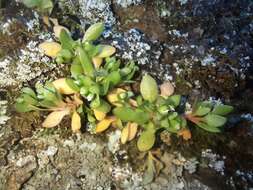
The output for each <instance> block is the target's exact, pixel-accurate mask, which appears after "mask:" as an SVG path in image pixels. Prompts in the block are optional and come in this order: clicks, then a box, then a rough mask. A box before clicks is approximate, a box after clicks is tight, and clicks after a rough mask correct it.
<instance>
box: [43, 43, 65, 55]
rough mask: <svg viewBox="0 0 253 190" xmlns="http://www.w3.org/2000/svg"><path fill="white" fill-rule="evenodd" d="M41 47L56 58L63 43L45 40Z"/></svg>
mask: <svg viewBox="0 0 253 190" xmlns="http://www.w3.org/2000/svg"><path fill="white" fill-rule="evenodd" d="M39 49H41V50H42V51H43V53H44V54H45V55H47V56H49V57H52V58H55V57H56V56H57V54H58V53H59V52H60V50H61V45H60V44H58V43H57V42H43V43H41V44H40V45H39Z"/></svg>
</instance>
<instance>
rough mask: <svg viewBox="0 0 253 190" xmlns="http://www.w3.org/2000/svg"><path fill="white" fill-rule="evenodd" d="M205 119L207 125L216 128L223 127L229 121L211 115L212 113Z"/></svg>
mask: <svg viewBox="0 0 253 190" xmlns="http://www.w3.org/2000/svg"><path fill="white" fill-rule="evenodd" d="M204 119H205V122H206V123H207V125H210V126H214V127H221V126H223V125H224V124H225V123H226V121H227V119H226V118H225V117H222V116H219V115H216V114H211V113H210V114H208V115H206V116H205V117H204Z"/></svg>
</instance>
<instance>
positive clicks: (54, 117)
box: [42, 109, 70, 128]
mask: <svg viewBox="0 0 253 190" xmlns="http://www.w3.org/2000/svg"><path fill="white" fill-rule="evenodd" d="M69 113H70V112H69V110H67V109H66V110H62V111H54V112H52V113H50V114H49V115H48V116H47V118H46V119H45V121H44V122H43V123H42V126H43V127H46V128H51V127H55V126H56V125H58V124H59V123H60V122H61V120H62V119H63V117H64V116H65V115H68V114H69Z"/></svg>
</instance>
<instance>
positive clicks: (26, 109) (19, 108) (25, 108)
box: [14, 102, 36, 113]
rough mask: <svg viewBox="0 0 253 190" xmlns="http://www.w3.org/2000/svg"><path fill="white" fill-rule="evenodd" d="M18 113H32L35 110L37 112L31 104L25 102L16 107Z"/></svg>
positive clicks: (17, 104)
mask: <svg viewBox="0 0 253 190" xmlns="http://www.w3.org/2000/svg"><path fill="white" fill-rule="evenodd" d="M14 107H15V109H16V111H17V112H21V113H22V112H30V111H33V110H36V109H35V107H31V106H30V104H29V103H27V102H23V103H16V104H15V105H14Z"/></svg>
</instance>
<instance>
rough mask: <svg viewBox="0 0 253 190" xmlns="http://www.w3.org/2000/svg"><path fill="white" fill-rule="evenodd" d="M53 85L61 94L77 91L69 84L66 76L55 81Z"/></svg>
mask: <svg viewBox="0 0 253 190" xmlns="http://www.w3.org/2000/svg"><path fill="white" fill-rule="evenodd" d="M53 85H54V87H55V88H56V89H57V90H58V91H59V92H60V93H61V94H74V93H76V91H74V90H73V89H72V88H70V87H69V85H68V84H67V82H66V78H60V79H57V80H55V81H53Z"/></svg>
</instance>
